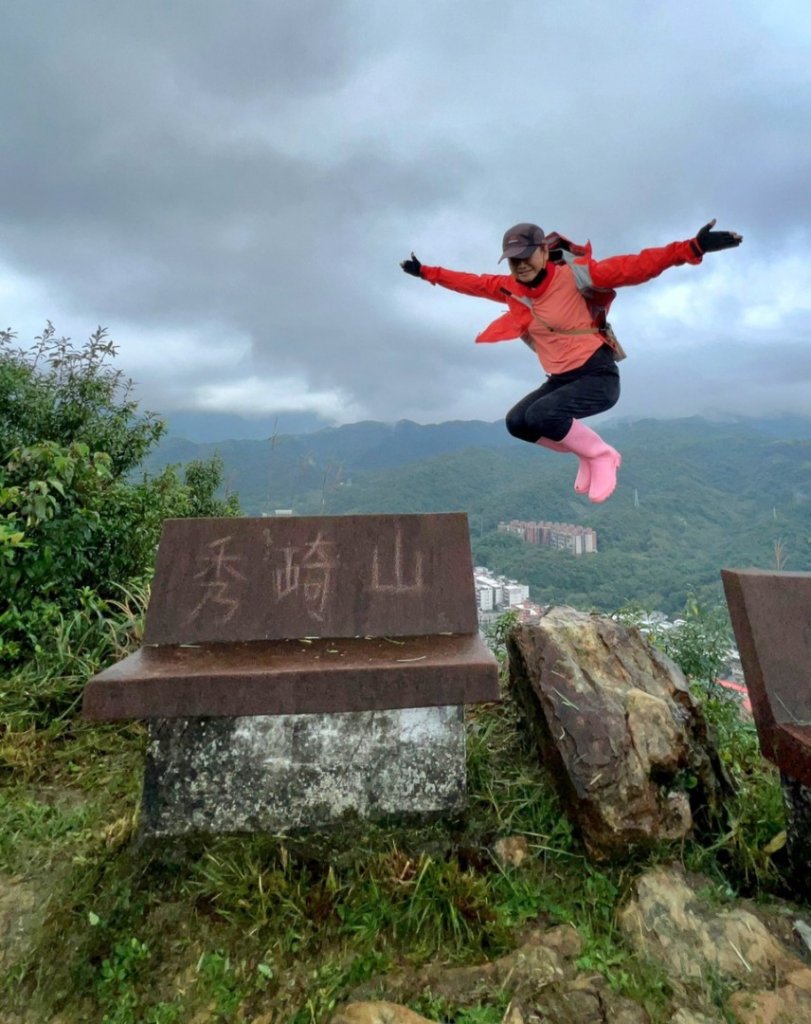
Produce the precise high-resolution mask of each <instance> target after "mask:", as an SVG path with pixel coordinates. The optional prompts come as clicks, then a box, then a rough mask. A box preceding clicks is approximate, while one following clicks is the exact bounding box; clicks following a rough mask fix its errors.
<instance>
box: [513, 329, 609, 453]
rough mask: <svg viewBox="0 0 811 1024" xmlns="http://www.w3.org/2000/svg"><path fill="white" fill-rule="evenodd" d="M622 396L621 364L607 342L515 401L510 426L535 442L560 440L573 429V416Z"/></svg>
mask: <svg viewBox="0 0 811 1024" xmlns="http://www.w3.org/2000/svg"><path fill="white" fill-rule="evenodd" d="M619 397H620V375H619V371H618V370H617V364H616V363H615V362H614V357H613V356H612V354H611V349H610V348H609V347H608V346H607V345H603V347H602V348H598V349H597V351H596V352H595V353H594V355H592V356H590V357H589V358H588V359H587V360H586V362H585V363H583V365H582V366H578V367H577V369H576V370H569V371H568V372H566V373H554V374H552V375H551V376H549V377H548V378H547V380H546V383H545V384H543V385H542V386H541V387H539V388H538V389H537V390H535V391H531V392H530V393H529V394H528V395H527V396H526V397H525V398H522V399H521V401H520V402H519V403H518V404H517V405H514V406H513V407H512V409H510V411H509V412H508V413H507V430H509V432H510V433H511V434H512V436H513V437H518V438H520V439H521V440H522V441H529V442H530V443H531V444H535V443H536V441H537V440H538V438H540V437H546V438H548V439H549V440H550V441H560V440H562V439H563V438H564V437H565V436H566V435H567V434H568V433H569V430H570V429H571V426H572V420H573V419H578V420H580V419H583V418H584V417H585V416H596V415H597V413H598V412H605V410H606V409H610V408H611V407H612V406H613V405H616V404H617V400H618V399H619Z"/></svg>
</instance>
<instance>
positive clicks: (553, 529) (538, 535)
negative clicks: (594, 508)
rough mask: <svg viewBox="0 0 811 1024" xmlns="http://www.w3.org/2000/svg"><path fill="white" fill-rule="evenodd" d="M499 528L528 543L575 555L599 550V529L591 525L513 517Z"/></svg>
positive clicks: (500, 530)
mask: <svg viewBox="0 0 811 1024" xmlns="http://www.w3.org/2000/svg"><path fill="white" fill-rule="evenodd" d="M498 530H499V532H501V533H509V534H512V535H513V536H514V537H520V538H521V540H523V541H525V542H526V543H527V544H538V545H539V546H540V547H545V548H556V549H558V550H560V551H569V552H571V554H573V555H590V554H593V553H594V552H596V551H597V531H596V530H592V529H591V527H589V526H576V525H575V524H574V523H550V522H525V521H523V520H519V519H511V520H510V522H508V523H499V524H498Z"/></svg>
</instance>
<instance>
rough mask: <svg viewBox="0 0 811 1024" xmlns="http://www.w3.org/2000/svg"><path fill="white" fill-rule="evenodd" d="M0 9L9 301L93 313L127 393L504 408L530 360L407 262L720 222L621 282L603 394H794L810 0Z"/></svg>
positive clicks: (277, 405) (456, 259) (659, 239)
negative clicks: (491, 341)
mask: <svg viewBox="0 0 811 1024" xmlns="http://www.w3.org/2000/svg"><path fill="white" fill-rule="evenodd" d="M0 32H1V33H2V39H3V59H2V62H0V147H2V149H0V197H1V198H0V321H2V322H1V323H0V326H2V327H5V326H10V327H12V328H13V329H15V330H16V331H17V333H18V336H19V339H20V341H27V340H30V339H32V338H33V337H34V335H36V334H37V333H38V331H39V329H40V328H41V327H42V326H43V324H44V322H45V321H46V319H50V320H52V321H53V322H54V324H55V326H56V328H57V330H58V332H59V333H62V334H68V335H70V336H71V337H72V338H74V339H75V340H80V339H82V338H84V337H86V336H87V335H88V334H90V332H91V331H92V330H93V329H94V328H95V327H96V325H98V324H102V325H105V326H106V327H108V328H109V331H110V334H111V335H112V337H113V338H114V339H115V340H116V341H117V342H118V343H119V345H120V355H119V365H120V366H121V367H122V369H124V371H125V372H126V373H127V374H129V375H130V376H131V377H133V378H134V379H135V381H136V382H137V385H138V388H137V392H136V394H137V396H138V397H139V399H140V401H141V404H142V406H144V407H146V408H149V409H155V410H158V411H160V412H162V413H165V414H167V415H171V414H173V413H177V412H181V411H210V412H212V413H214V412H217V413H232V414H238V415H243V416H248V417H252V416H253V417H255V416H267V415H274V414H276V413H284V412H286V411H290V410H296V411H300V412H308V413H312V414H318V415H320V416H322V417H325V418H326V419H327V420H329V421H331V422H350V421H354V420H358V419H366V418H370V419H380V420H385V421H389V422H391V421H395V420H398V419H403V418H408V419H414V420H417V421H418V422H422V423H430V422H438V421H442V420H447V419H472V418H482V419H488V420H492V419H497V418H499V417H500V416H501V415H502V414H503V413H504V411H505V410H506V409H507V408H509V407H510V406H511V405H512V404H513V403H514V402H515V401H516V400H517V399H518V398H519V397H520V396H521V395H523V394H524V393H525V392H527V391H529V390H531V389H532V388H534V387H537V386H538V384H539V383H540V380H541V371H540V367H539V365H538V363H537V361H536V360H535V359H534V357H533V356H532V355H531V354H530V353H529V352H528V350H527V349H526V348H525V347H524V346H523V345H522V344H521V343H520V342H505V343H503V344H498V345H474V344H473V338H474V337H475V335H476V333H477V332H478V331H479V330H480V329H481V328H482V327H484V326H485V324H487V323H488V322H489V321H490V320H491V319H493V317H494V315H497V314H498V313H499V309H498V307H497V306H495V305H493V304H491V303H488V302H485V301H482V300H476V299H471V298H465V297H463V296H459V295H455V294H453V293H451V292H447V291H443V290H441V289H439V288H432V287H431V286H430V285H428V284H426V283H424V282H422V281H418V280H415V279H413V278H410V277H407V276H406V275H405V274H403V272H402V271H401V270H400V267H399V262H400V260H402V259H403V258H404V257H406V256H407V255H408V253H409V252H410V251H411V250H412V249H413V250H414V251H415V252H416V253H417V255H418V256H419V257H420V258H421V259H422V261H423V262H424V263H429V264H441V265H443V266H446V267H452V268H456V269H463V270H470V271H475V272H480V273H494V272H497V271H498V270H499V269H503V265H502V267H501V268H499V267H498V263H497V260H498V257H499V255H500V241H501V236H502V234H503V232H504V230H505V229H506V228H507V227H508V226H510V225H511V224H513V223H515V222H518V221H524V220H530V221H534V222H536V223H538V224H540V225H541V226H542V227H543V228H545V229H546V230H547V231H549V230H558V231H560V232H562V233H564V234H566V235H568V236H569V237H571V238H574V239H576V240H580V241H583V240H585V239H587V238H589V239H591V241H592V244H593V246H594V253H595V256H596V257H597V258H601V257H606V256H611V255H615V254H617V253H623V252H636V251H638V250H639V249H641V248H644V247H646V246H655V245H663V244H665V243H667V242H669V241H672V240H674V239H681V238H688V237H691V236H692V235H694V234H695V232H696V230H697V229H698V228H699V227H700V226H701V225H702V224H703V223H704V222H706V221H707V220H709V219H710V218H711V217H717V218H718V224H719V227H725V228H729V229H731V230H735V231H738V232H740V233H741V234H742V235H743V236H744V244H743V245H742V246H741V247H740V248H739V249H737V250H733V251H730V252H724V253H718V254H710V255H708V256H707V257H706V258H705V261H704V263H703V265H702V266H700V267H680V268H677V269H673V270H670V271H668V272H667V273H666V274H665V275H663V276H662V277H660V278H658V279H656V280H655V281H652V282H649V283H648V284H646V285H643V286H640V287H637V288H630V289H626V290H624V291H623V292H621V293H620V295H619V298H618V299H617V301H616V303H615V306H614V309H613V311H612V322H613V323H614V326H615V329H616V332H617V334H618V336H619V338H620V340H621V341H622V343H623V345H624V346H625V348H626V350H627V351H628V353H629V358H628V359H627V361H626V362H625V363H623V365H622V369H623V397H622V400H621V402H620V405H619V406H618V407H617V409H616V412H617V413H618V414H622V415H625V416H649V415H654V416H658V415H662V416H677V415H687V414H693V413H702V414H706V413H709V412H716V411H718V412H732V413H764V412H778V411H795V412H811V289H809V276H811V275H809V270H811V256H809V243H811V202H809V187H810V186H811V8H809V7H808V4H807V3H806V2H804V0H803V2H801V0H796V2H793V0H773V2H771V3H769V4H764V3H763V2H762V0H717V2H707V0H682V2H681V3H678V4H677V3H673V2H672V0H666V2H657V0H614V2H612V3H606V2H605V0H573V2H571V3H565V4H564V3H553V2H551V0H500V2H498V3H496V2H495V0H487V2H484V0H464V2H462V0H411V2H402V0H398V2H392V0H295V2H294V0H289V2H282V0H275V2H274V0H264V2H254V0H232V2H229V3H226V2H224V0H219V2H214V0H173V2H172V3H166V2H165V0H138V3H120V4H115V3H110V2H109V0H71V2H70V3H65V2H60V0H47V2H45V0H26V2H25V3H7V4H4V5H3V10H2V12H0Z"/></svg>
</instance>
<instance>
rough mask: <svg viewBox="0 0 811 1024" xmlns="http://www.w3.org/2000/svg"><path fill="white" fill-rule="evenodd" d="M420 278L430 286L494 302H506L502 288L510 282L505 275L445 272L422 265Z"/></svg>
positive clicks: (443, 269) (442, 269)
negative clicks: (437, 286)
mask: <svg viewBox="0 0 811 1024" xmlns="http://www.w3.org/2000/svg"><path fill="white" fill-rule="evenodd" d="M420 273H421V276H422V279H423V280H424V281H429V282H430V283H431V284H438V285H441V286H442V287H443V288H450V290H451V291H453V292H460V293H461V294H462V295H474V296H476V297H477V298H480V299H493V301H494V302H506V301H507V300H506V297H505V295H504V291H503V289H504V287H505V286H506V285H507V283H508V282H509V281H511V280H512V278H511V277H508V276H507V275H505V274H464V273H461V272H460V271H458V270H446V269H445V268H444V267H426V266H425V264H424V263H423V265H422V270H421V272H420Z"/></svg>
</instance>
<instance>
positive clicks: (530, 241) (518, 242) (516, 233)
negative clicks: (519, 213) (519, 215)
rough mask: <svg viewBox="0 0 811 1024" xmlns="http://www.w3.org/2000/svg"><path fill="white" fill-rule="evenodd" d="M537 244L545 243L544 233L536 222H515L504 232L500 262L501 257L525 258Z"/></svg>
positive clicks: (533, 250)
mask: <svg viewBox="0 0 811 1024" xmlns="http://www.w3.org/2000/svg"><path fill="white" fill-rule="evenodd" d="M539 245H546V235H545V234H544V233H543V229H542V228H539V227H538V225H537V224H516V225H515V226H514V227H511V228H510V229H509V230H508V231H505V232H504V241H503V242H502V244H501V249H502V253H501V259H500V260H499V261H498V262H499V263H501V260H503V259H508V258H509V259H514V260H525V259H526V258H527V257H528V256H531V255H532V254H533V252H535V250H536V249H537V248H538V246H539Z"/></svg>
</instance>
